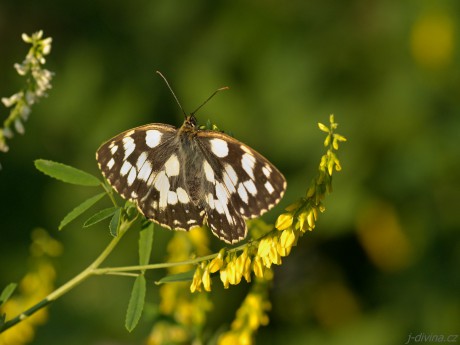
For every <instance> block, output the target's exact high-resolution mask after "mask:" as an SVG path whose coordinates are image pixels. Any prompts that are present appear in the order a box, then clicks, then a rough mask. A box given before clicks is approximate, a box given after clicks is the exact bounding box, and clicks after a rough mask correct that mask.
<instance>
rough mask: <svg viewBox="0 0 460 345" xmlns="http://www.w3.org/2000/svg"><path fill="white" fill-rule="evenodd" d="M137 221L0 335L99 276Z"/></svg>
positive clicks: (124, 226) (124, 225)
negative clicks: (102, 266)
mask: <svg viewBox="0 0 460 345" xmlns="http://www.w3.org/2000/svg"><path fill="white" fill-rule="evenodd" d="M135 220H136V219H133V220H130V221H125V222H123V223H121V224H120V230H119V232H118V236H117V237H114V238H113V239H112V241H110V243H109V244H108V246H107V247H106V248H105V249H104V250H103V251H102V253H101V254H100V255H99V256H98V257H97V258H96V260H94V261H93V262H92V263H91V264H90V265H89V266H88V267H87V268H86V269H85V270H83V271H82V272H81V273H79V274H78V275H76V276H75V277H74V278H72V279H71V280H69V281H68V282H67V283H65V284H64V285H62V286H60V287H59V288H58V289H56V290H54V291H53V292H51V293H50V294H49V295H48V296H46V297H45V298H44V299H43V300H41V301H40V302H38V303H37V304H35V305H34V306H32V307H30V308H29V309H27V310H26V311H24V312H22V313H21V314H19V315H18V316H16V317H15V318H13V319H10V320H8V321H7V322H5V324H4V325H3V327H2V328H1V329H0V333H1V332H4V331H6V330H7V329H9V328H11V327H13V326H14V325H16V324H17V323H19V322H21V321H23V320H25V319H26V318H28V317H29V316H31V315H33V314H34V313H36V312H37V311H39V310H40V309H42V308H44V307H46V306H47V305H48V304H50V303H52V302H54V301H55V300H57V299H58V298H59V297H61V296H63V295H64V294H66V293H67V292H69V291H70V290H72V289H73V288H75V287H76V286H77V285H79V284H81V283H82V282H84V281H85V280H86V279H88V278H89V277H91V276H92V275H95V274H98V273H97V269H98V267H99V266H100V265H101V264H102V262H104V260H105V259H106V258H107V257H108V256H109V254H110V253H111V252H112V251H113V249H114V248H115V247H116V245H117V244H118V242H119V241H120V240H121V238H122V237H123V235H124V234H125V233H126V231H127V230H128V229H129V227H130V226H131V225H132V224H133V222H134V221H135Z"/></svg>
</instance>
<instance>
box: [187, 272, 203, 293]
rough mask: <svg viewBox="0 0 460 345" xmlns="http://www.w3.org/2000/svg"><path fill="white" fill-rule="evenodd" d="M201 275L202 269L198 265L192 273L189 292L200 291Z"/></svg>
mask: <svg viewBox="0 0 460 345" xmlns="http://www.w3.org/2000/svg"><path fill="white" fill-rule="evenodd" d="M202 276H203V270H202V269H201V266H198V267H197V268H196V270H195V274H194V275H193V280H192V284H191V285H190V292H192V293H193V292H195V291H201V278H202Z"/></svg>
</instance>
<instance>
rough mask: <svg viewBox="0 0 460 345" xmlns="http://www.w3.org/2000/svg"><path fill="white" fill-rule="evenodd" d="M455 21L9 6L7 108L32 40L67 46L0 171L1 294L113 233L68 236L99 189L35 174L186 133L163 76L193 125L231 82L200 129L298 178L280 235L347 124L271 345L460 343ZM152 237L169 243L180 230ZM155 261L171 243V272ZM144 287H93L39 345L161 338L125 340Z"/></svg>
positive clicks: (441, 16) (439, 14)
mask: <svg viewBox="0 0 460 345" xmlns="http://www.w3.org/2000/svg"><path fill="white" fill-rule="evenodd" d="M459 19H460V2H458V1H456V0H451V1H448V0H439V1H428V0H425V1H423V0H417V1H415V0H413V1H404V2H402V1H401V2H399V1H373V2H369V1H360V0H354V1H337V0H335V1H332V0H329V1H314V2H308V1H300V0H297V1H296V0H294V1H289V2H285V1H276V0H268V1H256V0H252V1H232V2H220V1H204V0H201V1H187V2H186V1H176V0H160V1H132V2H127V1H123V2H122V1H73V0H71V1H65V2H64V1H56V0H54V1H53V0H44V1H32V0H29V1H25V0H14V1H13V0H3V1H2V2H0V71H1V73H0V95H1V96H2V97H5V96H9V95H11V94H12V93H14V92H16V91H17V90H18V89H19V87H21V85H22V83H23V80H21V79H20V78H19V77H18V76H17V75H16V72H15V71H14V69H13V68H12V66H13V63H15V62H20V61H22V59H23V57H24V56H25V53H26V51H27V49H28V46H26V45H25V44H24V43H23V42H22V41H21V39H20V36H21V34H22V33H23V32H26V33H29V34H30V33H32V32H35V31H37V30H39V29H43V30H44V34H45V37H48V36H51V37H52V38H53V48H52V52H51V55H50V56H49V57H48V59H47V68H48V69H50V70H52V71H54V72H55V73H56V74H55V77H54V80H53V89H52V90H51V91H50V92H49V97H48V98H47V99H44V100H43V101H42V102H41V103H40V104H38V105H37V106H36V107H35V108H34V109H33V112H32V115H31V118H30V120H29V121H28V122H27V123H26V133H25V136H16V137H15V138H14V139H13V140H11V141H9V145H10V147H11V149H10V152H8V153H7V154H1V155H0V160H1V164H2V166H3V170H2V171H1V172H0V203H1V204H0V206H1V207H0V286H5V285H6V284H7V283H9V282H11V281H19V280H20V279H21V277H23V276H24V274H25V273H26V272H27V270H28V269H29V268H30V267H31V266H30V265H31V262H30V260H29V259H28V257H29V244H30V234H31V232H32V230H33V229H34V228H36V227H43V228H45V229H47V230H48V231H49V232H50V234H51V235H52V236H53V237H55V238H57V239H58V240H59V241H61V242H62V243H63V245H64V252H63V254H62V256H61V257H60V258H59V259H58V260H57V261H56V269H57V274H58V275H57V283H58V284H62V283H64V282H65V281H67V280H68V279H69V278H71V277H73V276H74V275H75V274H77V273H78V272H80V271H81V270H82V269H83V268H84V267H86V265H87V264H89V263H90V262H91V261H92V260H93V259H94V258H95V257H96V255H97V254H98V253H99V252H100V251H101V250H102V248H103V247H104V246H105V244H106V243H107V242H108V241H109V233H108V231H107V230H106V229H105V228H104V227H103V226H100V227H95V228H90V229H81V225H82V220H80V221H77V222H75V224H72V225H71V226H69V227H68V228H67V229H66V230H65V231H62V232H58V231H57V225H58V224H59V221H60V220H61V218H62V217H63V216H64V215H65V214H66V213H67V212H68V211H69V210H70V209H72V208H73V207H74V206H75V205H77V204H78V203H80V202H81V201H83V200H84V199H85V198H86V197H88V196H90V195H92V194H94V193H95V191H94V190H91V189H90V188H89V189H85V188H78V187H74V186H70V185H64V184H62V183H59V182H56V181H54V180H51V179H49V178H47V177H45V176H43V175H42V174H41V173H39V172H38V171H36V170H35V168H34V166H33V160H34V159H37V158H46V159H51V160H55V161H60V162H64V163H66V164H70V165H73V166H76V167H79V168H81V169H84V170H87V171H89V172H92V173H94V174H98V169H97V165H96V162H95V158H94V153H95V151H96V149H97V147H98V146H99V145H100V144H101V143H102V142H103V141H105V140H107V139H108V138H110V137H112V136H113V135H115V134H118V133H119V132H121V131H123V130H126V129H129V128H131V127H134V126H138V125H142V124H146V123H149V122H163V123H169V124H173V125H177V126H179V125H180V124H181V123H182V120H183V116H182V114H181V112H180V110H179V109H178V107H177V105H176V104H175V102H174V100H173V98H172V96H171V94H170V92H169V91H168V89H167V88H166V87H165V85H164V83H163V81H162V80H161V79H160V78H159V77H158V76H157V75H155V74H154V71H155V70H160V71H162V72H163V73H164V74H165V75H166V77H167V78H168V80H169V81H170V83H171V85H172V87H173V89H174V90H175V92H176V94H177V96H178V97H179V99H180V100H181V102H182V104H183V106H184V107H185V109H186V111H192V110H193V109H195V107H197V106H198V105H199V104H201V102H202V101H203V100H204V99H206V98H207V97H208V96H209V95H210V94H211V92H212V91H214V90H215V89H216V88H218V87H221V86H230V90H229V91H226V92H223V93H220V94H219V95H218V96H216V97H215V98H214V99H213V100H212V101H211V102H209V103H208V104H207V105H206V106H205V107H204V108H203V109H202V110H200V112H199V114H198V119H199V120H201V122H202V123H204V122H205V121H206V120H207V119H211V120H212V122H214V123H216V124H218V125H219V127H220V128H222V129H224V130H226V131H230V132H232V133H233V134H234V136H235V137H236V138H238V139H240V140H241V141H243V142H245V143H247V144H249V145H250V146H252V147H253V148H255V149H257V150H258V151H259V152H261V153H262V154H264V155H265V156H267V157H268V158H269V159H270V160H271V161H272V162H273V163H274V164H276V165H277V166H278V168H279V169H280V170H281V171H283V172H284V173H285V175H286V177H287V180H288V191H287V194H286V196H285V198H284V200H283V202H282V203H281V206H280V207H278V208H277V209H276V210H275V211H272V212H270V213H269V214H267V216H266V217H264V218H265V219H266V220H267V221H273V220H274V219H275V216H276V214H277V213H278V212H280V211H281V210H282V207H283V206H286V205H287V204H289V203H290V202H292V201H294V199H295V198H296V197H297V196H300V195H303V193H304V191H305V189H306V187H307V185H308V183H309V181H310V180H311V178H312V177H313V176H314V174H315V172H316V169H317V165H318V163H319V158H320V155H321V154H322V152H323V147H322V141H323V138H324V136H323V133H321V132H320V131H319V130H318V128H317V125H316V124H317V122H323V123H327V121H328V115H329V114H330V113H334V114H335V116H336V121H337V122H338V123H339V124H340V127H339V129H338V132H339V133H341V134H342V135H344V136H346V137H347V138H348V142H347V143H345V144H344V145H342V147H341V151H340V152H339V157H340V160H341V163H342V166H343V172H341V173H339V174H337V175H336V177H335V180H334V188H335V190H334V193H333V194H332V195H331V196H330V197H329V199H328V200H326V208H327V210H326V213H325V214H323V215H321V217H320V219H319V222H318V224H317V228H316V229H315V231H314V232H312V233H311V234H308V235H307V236H305V237H303V238H302V239H301V240H300V241H299V245H298V247H296V248H294V250H293V253H292V254H291V255H290V256H289V257H288V258H286V259H284V262H283V265H282V266H281V267H278V268H277V269H276V270H275V273H276V276H275V281H274V285H273V289H272V290H271V296H270V297H271V301H272V311H271V312H270V320H271V321H270V325H269V326H268V327H265V328H262V329H261V330H260V331H259V333H258V335H257V341H258V343H259V344H272V343H273V344H281V343H282V344H301V343H302V344H303V343H305V344H307V343H308V344H374V345H375V344H377V345H378V344H404V343H406V342H407V339H408V336H409V334H410V333H412V335H413V336H415V335H417V334H420V333H424V334H427V335H429V334H443V335H449V334H459V333H460V327H459V325H460V303H459V302H460V301H459V291H460V275H459V272H460V271H459V268H458V267H459V263H460V242H459V228H460V216H459V201H458V200H459V198H458V196H459V192H460V179H459V178H460V163H459V160H460V143H459V138H460V64H459V58H460V53H459V43H460V38H459V37H460V25H459ZM7 113H8V112H7V109H6V108H4V109H2V111H1V116H2V121H3V119H4V118H5V117H6V115H7ZM156 236H157V240H158V241H159V243H162V242H161V241H163V242H164V241H165V240H166V239H167V238H169V237H168V236H170V233H168V232H167V231H166V230H159V231H157V232H156ZM136 243H137V234H135V233H132V234H130V235H128V236H127V238H126V241H125V243H123V245H122V246H121V247H120V248H117V251H116V252H115V253H114V258H113V259H112V260H111V262H110V263H111V264H113V265H115V264H120V265H122V264H133V263H135V262H136V258H137V251H136ZM218 245H219V243H217V242H214V246H215V247H214V248H218ZM160 249H161V247H159V246H158V242H157V246H154V251H156V252H155V254H154V257H155V260H157V261H162V260H163V259H164V253H162V252H160ZM131 284H132V281H131V280H130V279H126V278H116V277H100V278H92V279H90V280H89V281H87V282H85V283H84V284H83V285H81V286H79V287H78V288H76V289H75V290H74V291H72V292H70V293H69V294H68V295H66V296H65V297H63V298H61V299H60V300H59V301H58V302H57V303H55V304H53V305H52V307H51V308H50V315H49V319H48V322H47V323H46V324H45V325H43V326H41V327H39V328H38V329H37V335H36V337H35V340H34V344H63V343H65V344H98V345H99V344H140V343H141V342H142V341H143V340H144V339H145V338H146V337H147V335H148V333H149V330H150V329H151V326H152V325H151V323H149V320H148V318H146V319H144V320H141V323H140V325H139V327H138V328H137V329H136V330H135V331H134V332H133V333H132V334H128V333H127V332H126V331H125V330H124V328H123V324H124V316H125V308H126V305H127V302H128V298H129V291H130V287H131ZM219 285H220V283H219V282H217V281H215V283H214V285H213V286H214V290H215V291H213V295H212V299H213V301H214V302H215V308H214V310H213V311H212V312H211V314H210V320H211V321H210V323H209V326H210V328H211V329H212V328H214V329H216V328H217V327H220V326H221V325H225V324H227V325H228V324H229V323H230V322H231V320H232V319H233V318H234V314H235V310H236V309H237V307H238V305H239V303H240V302H241V299H242V298H243V296H244V293H245V291H246V290H247V286H244V284H240V286H238V287H236V288H232V289H230V290H229V291H223V289H221V288H220V287H219ZM156 289H157V288H156V287H153V286H151V287H150V291H149V296H148V298H149V302H151V303H152V304H154V303H157V302H158V295H157V291H156ZM457 342H460V339H459V340H457ZM427 343H428V342H427Z"/></svg>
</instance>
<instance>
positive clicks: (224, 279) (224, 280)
mask: <svg viewBox="0 0 460 345" xmlns="http://www.w3.org/2000/svg"><path fill="white" fill-rule="evenodd" d="M227 268H228V266H227V267H223V268H221V269H220V280H221V281H222V284H223V285H224V289H228V287H229V286H230V285H229V284H230V282H229V280H228V273H227Z"/></svg>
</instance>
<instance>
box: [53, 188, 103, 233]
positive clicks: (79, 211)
mask: <svg viewBox="0 0 460 345" xmlns="http://www.w3.org/2000/svg"><path fill="white" fill-rule="evenodd" d="M104 195H106V194H105V193H100V194H97V195H95V196H93V197H91V198H89V199H87V200H85V201H83V202H82V203H81V204H80V205H78V206H77V207H75V208H74V209H73V210H72V211H70V212H69V213H67V215H66V216H65V217H64V219H63V220H61V223H60V224H59V230H62V228H63V227H64V226H66V225H67V224H69V223H70V222H71V221H73V220H74V219H75V218H77V217H78V216H79V215H81V214H82V213H83V212H85V211H86V210H87V209H89V208H90V207H91V206H93V205H94V204H95V203H96V202H98V201H99V200H101V199H102V197H103V196H104Z"/></svg>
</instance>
